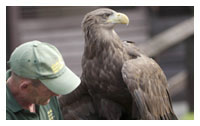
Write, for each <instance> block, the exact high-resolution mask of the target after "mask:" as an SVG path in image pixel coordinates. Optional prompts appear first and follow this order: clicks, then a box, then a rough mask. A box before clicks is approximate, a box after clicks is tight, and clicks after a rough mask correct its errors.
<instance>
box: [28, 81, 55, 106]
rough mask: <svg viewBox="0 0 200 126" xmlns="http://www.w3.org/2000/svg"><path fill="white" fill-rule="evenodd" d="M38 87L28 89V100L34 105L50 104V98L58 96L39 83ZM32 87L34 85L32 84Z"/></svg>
mask: <svg viewBox="0 0 200 126" xmlns="http://www.w3.org/2000/svg"><path fill="white" fill-rule="evenodd" d="M39 83H40V84H38V86H31V88H30V93H29V94H30V99H31V102H32V103H34V104H40V105H46V104H48V103H49V102H50V98H51V97H52V96H58V95H57V94H55V93H53V92H52V91H50V90H49V89H48V88H47V87H46V86H45V85H44V84H42V83H41V82H40V81H39ZM32 85H34V84H32Z"/></svg>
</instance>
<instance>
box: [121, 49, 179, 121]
mask: <svg viewBox="0 0 200 126" xmlns="http://www.w3.org/2000/svg"><path fill="white" fill-rule="evenodd" d="M136 52H137V53H139V51H136ZM136 52H134V53H133V52H132V55H134V54H135V53H136ZM121 72H122V77H123V80H124V82H125V83H126V85H127V87H128V90H129V92H130V93H131V95H132V98H133V104H136V106H137V109H138V112H139V115H140V117H141V119H177V118H176V116H175V114H174V112H173V109H172V105H171V100H170V96H169V93H168V88H167V80H166V77H165V75H164V73H163V71H162V70H161V68H160V67H159V65H158V64H157V63H156V62H155V61H154V60H153V59H151V58H148V57H146V56H145V55H143V54H141V55H140V53H139V56H135V57H134V58H133V59H131V60H128V61H126V62H125V63H124V64H123V67H122V70H121ZM132 111H135V110H132Z"/></svg>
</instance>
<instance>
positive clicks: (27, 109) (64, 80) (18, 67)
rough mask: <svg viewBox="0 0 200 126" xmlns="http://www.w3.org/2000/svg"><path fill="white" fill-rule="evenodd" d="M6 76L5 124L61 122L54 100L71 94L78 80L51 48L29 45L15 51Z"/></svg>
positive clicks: (38, 44) (78, 82)
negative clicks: (13, 121) (6, 121)
mask: <svg viewBox="0 0 200 126" xmlns="http://www.w3.org/2000/svg"><path fill="white" fill-rule="evenodd" d="M8 63H9V65H10V70H8V71H7V73H6V76H7V77H6V79H7V82H6V119H7V120H24V119H25V120H59V119H63V117H62V114H61V111H60V107H59V103H58V100H57V98H56V96H58V95H64V94H68V93H70V92H72V91H73V90H74V89H75V88H76V87H78V85H79V84H80V79H79V78H78V77H77V76H76V75H75V74H74V73H73V72H72V71H71V70H70V69H69V68H67V66H65V63H64V61H63V58H62V56H61V54H60V52H59V51H58V50H57V49H56V47H55V46H53V45H51V44H48V43H43V42H39V41H31V42H27V43H24V44H22V45H20V46H19V47H17V48H16V49H15V50H14V52H13V53H12V55H11V57H10V60H9V62H8Z"/></svg>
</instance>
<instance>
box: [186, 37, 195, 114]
mask: <svg viewBox="0 0 200 126" xmlns="http://www.w3.org/2000/svg"><path fill="white" fill-rule="evenodd" d="M185 45H186V57H185V60H186V67H187V72H188V83H187V88H186V89H187V101H188V104H189V109H190V111H192V112H193V111H194V36H191V37H190V38H188V39H187V40H186V42H185Z"/></svg>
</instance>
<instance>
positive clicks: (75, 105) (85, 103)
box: [59, 82, 98, 120]
mask: <svg viewBox="0 0 200 126" xmlns="http://www.w3.org/2000/svg"><path fill="white" fill-rule="evenodd" d="M59 102H60V106H61V111H62V114H63V117H64V119H66V120H78V119H81V120H89V119H90V120H91V119H98V116H97V114H96V112H95V109H94V106H93V103H92V99H91V97H90V96H89V94H88V92H87V90H86V88H85V86H84V84H83V82H81V84H80V85H79V87H78V88H77V89H76V90H74V91H73V92H72V93H70V94H67V95H63V96H61V97H60V98H59Z"/></svg>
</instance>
